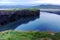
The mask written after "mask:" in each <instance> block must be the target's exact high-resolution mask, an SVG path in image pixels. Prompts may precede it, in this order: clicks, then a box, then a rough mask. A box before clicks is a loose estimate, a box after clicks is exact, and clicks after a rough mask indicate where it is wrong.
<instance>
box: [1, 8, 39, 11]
mask: <svg viewBox="0 0 60 40" xmlns="http://www.w3.org/2000/svg"><path fill="white" fill-rule="evenodd" d="M17 10H29V11H37V10H40V9H38V8H11V9H8V10H0V11H17Z"/></svg>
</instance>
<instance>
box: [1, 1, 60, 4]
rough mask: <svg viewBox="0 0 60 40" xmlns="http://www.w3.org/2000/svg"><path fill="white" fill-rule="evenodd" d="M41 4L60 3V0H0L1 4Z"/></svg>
mask: <svg viewBox="0 0 60 40" xmlns="http://www.w3.org/2000/svg"><path fill="white" fill-rule="evenodd" d="M39 4H56V5H60V0H0V5H39Z"/></svg>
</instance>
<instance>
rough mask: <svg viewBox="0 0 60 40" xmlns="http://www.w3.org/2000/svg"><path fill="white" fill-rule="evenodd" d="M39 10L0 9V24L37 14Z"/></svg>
mask: <svg viewBox="0 0 60 40" xmlns="http://www.w3.org/2000/svg"><path fill="white" fill-rule="evenodd" d="M39 14H40V10H36V11H31V10H16V11H3V10H2V11H1V10H0V25H5V24H8V23H9V22H13V21H16V20H18V19H20V18H21V17H31V16H39Z"/></svg>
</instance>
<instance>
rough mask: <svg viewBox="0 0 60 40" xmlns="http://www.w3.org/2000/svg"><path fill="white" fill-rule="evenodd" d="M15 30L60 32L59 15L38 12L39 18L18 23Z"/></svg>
mask: <svg viewBox="0 0 60 40" xmlns="http://www.w3.org/2000/svg"><path fill="white" fill-rule="evenodd" d="M15 30H20V31H35V30H39V31H51V32H60V15H56V14H54V13H47V12H40V18H39V19H36V20H34V21H33V22H29V23H28V24H22V25H19V26H18V27H17V28H16V29H15Z"/></svg>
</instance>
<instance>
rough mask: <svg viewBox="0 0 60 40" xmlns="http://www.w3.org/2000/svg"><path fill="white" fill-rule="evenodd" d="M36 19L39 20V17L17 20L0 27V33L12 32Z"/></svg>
mask: <svg viewBox="0 0 60 40" xmlns="http://www.w3.org/2000/svg"><path fill="white" fill-rule="evenodd" d="M37 18H39V16H32V17H21V18H20V19H19V20H17V21H14V22H12V23H9V24H7V25H4V26H1V27H0V31H4V30H10V29H11V30H14V29H15V28H16V27H17V26H19V25H22V24H27V23H29V22H30V21H34V20H36V19H37Z"/></svg>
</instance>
